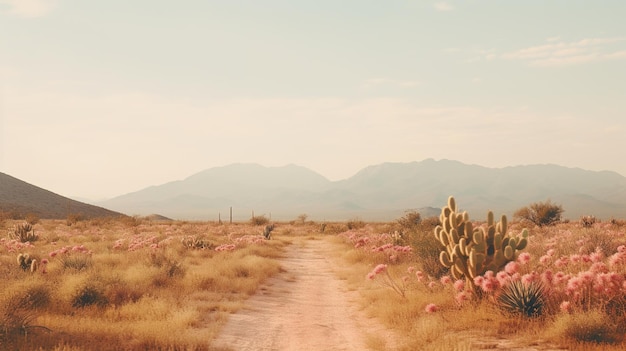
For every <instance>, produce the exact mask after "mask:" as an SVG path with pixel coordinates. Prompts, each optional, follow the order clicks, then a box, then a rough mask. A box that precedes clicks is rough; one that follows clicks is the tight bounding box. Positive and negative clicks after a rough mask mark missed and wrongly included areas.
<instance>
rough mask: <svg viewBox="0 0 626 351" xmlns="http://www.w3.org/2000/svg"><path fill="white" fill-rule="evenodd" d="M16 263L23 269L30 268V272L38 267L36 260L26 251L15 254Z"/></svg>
mask: <svg viewBox="0 0 626 351" xmlns="http://www.w3.org/2000/svg"><path fill="white" fill-rule="evenodd" d="M17 264H18V265H19V266H20V268H21V269H22V270H23V271H28V270H30V271H31V272H35V271H37V268H39V263H38V262H37V260H36V259H34V258H32V257H30V255H29V254H27V253H25V254H19V255H17Z"/></svg>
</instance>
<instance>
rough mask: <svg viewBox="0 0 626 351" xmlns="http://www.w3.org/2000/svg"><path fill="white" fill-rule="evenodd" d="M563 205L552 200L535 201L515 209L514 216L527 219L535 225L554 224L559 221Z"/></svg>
mask: <svg viewBox="0 0 626 351" xmlns="http://www.w3.org/2000/svg"><path fill="white" fill-rule="evenodd" d="M562 214H563V207H562V206H561V205H557V204H553V203H552V201H550V200H548V201H546V202H535V203H532V204H530V205H528V206H526V207H522V208H520V209H518V210H517V211H515V213H514V214H513V217H514V218H517V219H519V220H523V221H524V220H525V221H529V222H531V223H534V224H535V225H537V226H540V227H542V226H546V225H552V224H556V223H558V222H559V221H561V215H562Z"/></svg>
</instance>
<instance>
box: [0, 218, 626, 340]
mask: <svg viewBox="0 0 626 351" xmlns="http://www.w3.org/2000/svg"><path fill="white" fill-rule="evenodd" d="M261 219H263V218H261ZM415 219H416V218H415V216H414V214H413V215H411V214H407V216H406V217H403V218H400V219H398V220H397V221H394V222H388V223H365V222H363V221H361V220H359V219H354V220H350V221H346V222H333V223H317V222H314V221H305V220H299V219H296V220H293V221H289V222H278V223H274V225H275V227H274V229H273V231H272V232H271V237H270V238H269V240H268V238H266V237H265V236H264V235H263V234H264V232H265V231H267V229H266V227H265V226H266V225H267V224H268V223H267V221H259V219H258V218H256V219H254V218H253V219H252V220H251V221H250V222H247V223H234V224H225V223H216V222H184V221H150V220H147V219H142V218H137V217H126V218H119V219H106V220H105V219H102V220H99V219H94V220H82V221H81V220H79V221H69V220H68V221H64V220H37V221H35V223H33V224H32V225H31V228H30V229H31V230H30V231H28V232H27V233H26V234H24V237H21V236H19V235H18V234H17V233H18V230H17V229H18V228H20V227H21V226H24V225H25V223H24V221H23V220H14V219H3V220H2V223H0V224H1V225H2V228H3V229H4V230H5V233H7V234H6V235H3V236H2V238H1V239H0V244H1V245H0V271H1V274H2V276H3V277H5V278H4V280H3V281H2V291H1V292H0V326H1V327H2V328H0V346H1V347H0V348H1V349H19V350H129V351H131V350H132V351H134V350H155V349H158V350H310V349H328V350H365V349H370V350H415V349H421V350H491V349H503V350H504V349H506V350H621V349H623V347H624V334H625V328H626V316H625V315H624V310H625V309H626V300H625V299H626V283H624V281H625V273H626V253H625V252H626V249H624V247H625V246H624V245H626V226H625V225H624V224H623V223H624V222H623V221H620V220H610V221H599V220H596V221H593V223H587V222H582V221H567V222H566V221H564V222H561V223H555V224H552V225H550V226H530V228H528V233H529V234H527V239H528V244H527V245H526V246H524V245H518V248H519V247H522V246H523V249H520V250H519V252H515V253H514V256H513V257H511V259H510V260H508V262H507V265H506V268H503V269H502V270H501V271H499V272H491V273H489V272H486V273H484V274H482V275H480V276H479V277H477V278H476V279H474V280H473V281H471V280H467V279H457V278H458V277H455V275H457V274H458V273H453V272H451V270H453V269H455V268H454V267H446V266H445V265H443V264H442V263H441V262H440V260H439V256H440V255H441V252H442V250H445V248H444V247H443V246H442V245H441V244H440V243H438V241H437V239H436V237H437V235H435V232H439V231H440V230H435V228H436V227H437V225H440V223H438V219H436V218H434V219H420V218H417V219H418V220H415ZM473 225H474V226H475V227H477V228H479V227H480V226H487V224H486V223H483V222H478V221H477V222H473ZM525 227H527V226H526V225H525V223H517V222H511V223H509V224H508V227H507V229H506V232H507V233H509V232H510V234H507V235H509V236H510V237H511V238H513V237H515V238H517V239H518V242H519V241H521V240H520V239H521V236H520V235H521V234H520V233H521V232H522V230H523V228H525ZM26 229H29V228H26ZM22 239H30V240H22ZM33 262H35V263H33ZM515 281H519V282H523V284H522V283H520V284H522V285H520V286H522V287H529V286H538V285H537V284H539V282H541V284H542V285H541V286H543V290H541V291H539V292H537V291H535V292H533V291H532V290H531V291H530V292H529V290H528V289H527V288H522V292H525V293H528V294H530V297H529V296H528V295H524V296H525V297H524V296H522V297H519V298H517V300H516V301H518V302H519V304H518V305H517V306H516V305H515V304H513V306H512V305H511V304H508V305H507V304H505V303H503V300H502V299H501V297H502V296H508V295H510V294H511V292H510V291H508V290H507V289H508V288H507V287H510V286H513V285H514V284H513V283H512V282H515ZM533 282H535V283H533ZM533 294H534V295H533ZM532 297H534V299H533V298H532ZM514 300H515V299H514ZM520 301H521V302H520ZM528 306H530V307H532V309H529V308H527V307H528Z"/></svg>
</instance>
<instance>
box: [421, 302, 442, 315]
mask: <svg viewBox="0 0 626 351" xmlns="http://www.w3.org/2000/svg"><path fill="white" fill-rule="evenodd" d="M438 310H439V307H437V305H435V304H434V303H429V304H428V305H426V308H424V311H426V313H435V312H437V311H438Z"/></svg>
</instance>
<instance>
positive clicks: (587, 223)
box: [580, 216, 598, 228]
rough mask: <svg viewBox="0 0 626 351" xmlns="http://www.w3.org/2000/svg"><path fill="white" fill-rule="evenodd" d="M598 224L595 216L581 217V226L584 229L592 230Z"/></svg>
mask: <svg viewBox="0 0 626 351" xmlns="http://www.w3.org/2000/svg"><path fill="white" fill-rule="evenodd" d="M596 223H598V219H597V218H596V217H594V216H582V217H580V225H581V226H583V228H591V227H593V225H594V224H596Z"/></svg>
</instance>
